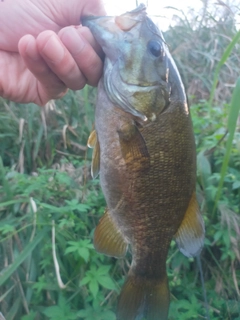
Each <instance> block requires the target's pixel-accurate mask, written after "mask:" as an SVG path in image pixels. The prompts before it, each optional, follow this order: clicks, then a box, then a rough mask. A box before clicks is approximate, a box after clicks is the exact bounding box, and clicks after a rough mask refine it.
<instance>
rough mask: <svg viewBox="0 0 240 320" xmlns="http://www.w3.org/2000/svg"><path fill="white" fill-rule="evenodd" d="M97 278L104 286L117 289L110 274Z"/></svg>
mask: <svg viewBox="0 0 240 320" xmlns="http://www.w3.org/2000/svg"><path fill="white" fill-rule="evenodd" d="M97 280H98V282H99V283H100V284H101V285H102V286H103V287H104V288H106V289H109V290H116V285H115V283H114V282H113V281H112V279H111V278H110V277H109V276H101V277H99V278H98V279H97Z"/></svg>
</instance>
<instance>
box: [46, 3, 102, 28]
mask: <svg viewBox="0 0 240 320" xmlns="http://www.w3.org/2000/svg"><path fill="white" fill-rule="evenodd" d="M47 2H48V3H49V0H47ZM53 3H54V10H55V14H54V16H55V22H56V23H57V24H58V25H59V26H62V27H65V26H69V25H78V24H79V23H81V17H82V16H88V15H95V16H103V15H106V11H105V9H104V6H103V3H102V0H70V1H69V0H68V1H67V0H57V1H52V4H53Z"/></svg>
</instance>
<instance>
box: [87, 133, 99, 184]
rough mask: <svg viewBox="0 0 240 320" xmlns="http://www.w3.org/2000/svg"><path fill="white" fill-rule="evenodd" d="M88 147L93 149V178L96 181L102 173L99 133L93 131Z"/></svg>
mask: <svg viewBox="0 0 240 320" xmlns="http://www.w3.org/2000/svg"><path fill="white" fill-rule="evenodd" d="M87 145H88V147H89V148H93V154H92V164H91V176H92V178H93V179H95V178H96V177H97V176H98V174H99V171H100V145H99V142H98V137H97V132H96V130H93V131H92V132H91V133H90V136H89V138H88V142H87Z"/></svg>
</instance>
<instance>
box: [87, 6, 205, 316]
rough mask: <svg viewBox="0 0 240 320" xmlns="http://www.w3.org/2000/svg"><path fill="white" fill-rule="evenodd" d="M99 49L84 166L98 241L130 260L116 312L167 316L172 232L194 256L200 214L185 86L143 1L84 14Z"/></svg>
mask: <svg viewBox="0 0 240 320" xmlns="http://www.w3.org/2000/svg"><path fill="white" fill-rule="evenodd" d="M83 25H85V26H87V27H88V28H89V29H90V30H91V32H92V34H93V36H94V37H95V39H96V41H97V42H98V43H99V45H100V46H101V47H102V50H103V52H104V54H105V59H104V70H103V76H102V78H101V79H100V81H99V84H98V94H97V103H96V110H95V129H94V130H93V131H92V133H91V134H90V136H89V139H88V146H89V147H90V148H93V155H92V164H91V174H92V177H93V178H96V177H98V175H99V178H100V184H101V188H102V191H103V194H104V197H105V199H106V204H107V209H106V211H105V213H104V215H103V216H102V217H101V219H100V221H99V224H98V225H97V227H96V229H95V231H94V239H93V241H94V246H95V249H96V250H97V251H98V252H100V253H103V254H105V255H108V256H112V257H116V258H122V257H124V256H125V254H126V252H127V250H128V248H129V249H130V250H131V254H132V262H131V266H130V269H129V272H128V275H127V278H126V281H125V284H124V285H123V288H122V291H121V293H120V296H119V299H118V305H117V311H116V315H117V319H118V320H141V319H147V320H166V319H167V318H168V312H169V304H170V291H169V285H168V278H167V272H166V260H167V255H168V250H169V246H170V243H171V241H172V239H175V241H176V243H177V245H178V247H179V249H180V251H181V252H182V253H183V254H184V255H185V256H187V257H194V256H196V255H198V254H199V253H200V251H201V249H202V247H203V242H204V233H205V230H204V221H203V217H202V215H201V212H200V209H199V205H198V202H197V199H196V192H195V186H196V147H195V140H194V133H193V126H192V121H191V115H190V109H189V106H188V103H187V97H186V93H185V89H184V86H183V83H182V80H181V77H180V75H179V72H178V69H177V67H176V65H175V63H174V61H173V59H172V57H171V54H170V52H169V50H168V46H167V44H166V42H165V40H164V37H163V34H162V32H161V31H160V29H159V28H158V27H157V26H156V25H155V24H154V22H153V21H152V20H151V19H150V18H149V17H148V15H147V11H146V7H145V5H140V6H138V7H137V8H136V9H134V10H132V11H129V12H126V13H124V14H122V15H119V16H101V17H97V16H89V17H85V18H84V19H83Z"/></svg>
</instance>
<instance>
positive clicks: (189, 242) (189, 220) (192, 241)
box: [174, 192, 205, 257]
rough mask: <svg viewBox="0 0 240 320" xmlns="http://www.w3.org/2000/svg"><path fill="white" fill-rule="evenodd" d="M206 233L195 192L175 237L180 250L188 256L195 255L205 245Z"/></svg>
mask: <svg viewBox="0 0 240 320" xmlns="http://www.w3.org/2000/svg"><path fill="white" fill-rule="evenodd" d="M204 235H205V228H204V221H203V217H202V214H201V212H200V209H199V206H198V203H197V199H196V193H195V192H194V193H193V195H192V197H191V200H190V202H189V205H188V208H187V211H186V213H185V215H184V218H183V221H182V223H181V225H180V227H179V229H178V231H177V233H176V234H175V236H174V237H175V240H176V242H177V245H178V247H179V250H180V251H181V252H182V253H183V254H184V255H185V256H187V257H194V256H196V255H197V254H198V253H200V251H201V249H202V247H203V243H204Z"/></svg>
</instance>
